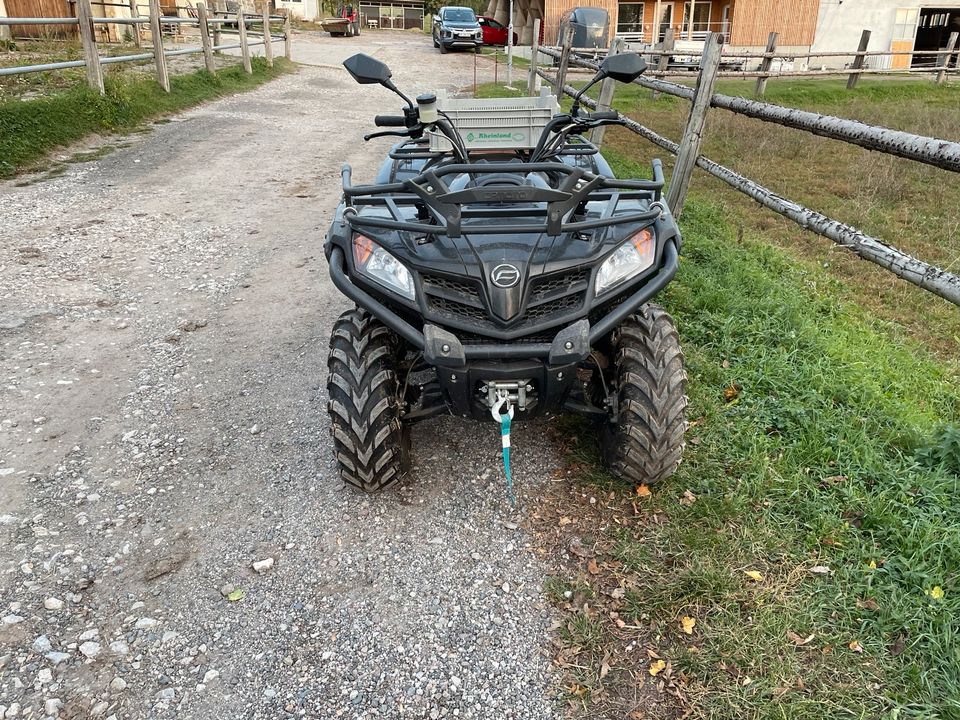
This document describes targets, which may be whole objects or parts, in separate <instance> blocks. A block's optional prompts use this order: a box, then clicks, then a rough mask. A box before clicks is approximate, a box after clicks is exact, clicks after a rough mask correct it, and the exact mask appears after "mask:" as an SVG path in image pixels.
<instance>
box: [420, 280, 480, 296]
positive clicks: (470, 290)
mask: <svg viewBox="0 0 960 720" xmlns="http://www.w3.org/2000/svg"><path fill="white" fill-rule="evenodd" d="M423 286H424V290H426V291H427V292H428V293H429V292H431V291H432V290H443V291H446V292H451V293H456V294H457V295H463V296H464V297H468V298H471V299H475V300H476V301H477V302H480V288H479V287H478V286H477V284H476V283H475V282H473V281H471V280H459V279H457V278H448V277H444V276H443V275H424V276H423Z"/></svg>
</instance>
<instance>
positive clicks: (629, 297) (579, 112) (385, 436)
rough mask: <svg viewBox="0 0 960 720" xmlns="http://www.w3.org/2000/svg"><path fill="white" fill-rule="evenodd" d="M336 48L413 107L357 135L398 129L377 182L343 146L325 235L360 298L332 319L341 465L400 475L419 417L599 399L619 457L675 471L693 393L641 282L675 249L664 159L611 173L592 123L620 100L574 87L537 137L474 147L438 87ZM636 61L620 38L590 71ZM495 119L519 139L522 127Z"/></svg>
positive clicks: (624, 74)
mask: <svg viewBox="0 0 960 720" xmlns="http://www.w3.org/2000/svg"><path fill="white" fill-rule="evenodd" d="M344 66H345V67H346V69H347V70H348V71H349V72H350V74H351V75H352V76H353V78H354V79H355V80H356V81H357V82H359V83H363V84H368V83H378V84H380V85H383V86H384V87H386V88H388V89H390V90H391V91H393V92H395V93H396V94H398V95H399V96H400V97H401V98H403V100H404V101H405V102H406V107H405V108H404V111H403V115H398V116H378V117H377V118H376V120H375V122H376V124H377V125H378V126H381V127H393V128H396V129H395V130H391V131H386V132H378V133H374V134H371V135H367V136H366V137H365V138H364V139H365V140H369V139H371V138H374V137H380V136H384V135H395V136H399V137H402V138H406V140H405V141H403V142H401V143H399V144H397V145H395V146H393V148H392V150H391V151H390V153H389V157H388V158H387V160H386V161H385V162H384V163H383V166H382V167H381V169H380V173H379V175H378V176H377V179H376V184H373V185H353V184H352V182H351V169H350V167H349V166H348V165H347V166H344V168H343V171H342V177H343V200H342V202H341V203H340V204H339V206H338V207H337V210H336V216H335V217H334V219H333V223H332V224H331V226H330V230H329V233H328V234H327V238H326V244H325V253H326V256H327V260H328V262H329V266H330V276H331V278H332V280H333V282H334V284H335V285H336V286H337V288H339V289H340V291H341V292H343V293H344V294H345V295H346V296H347V297H349V298H350V299H351V300H353V301H354V302H355V303H356V309H354V310H349V311H347V312H345V313H344V314H343V315H341V316H340V318H339V320H337V322H336V324H335V325H334V328H333V332H332V336H331V338H330V355H329V370H330V375H329V380H328V384H327V388H328V390H329V396H330V400H329V411H330V417H331V420H332V434H333V440H334V447H335V453H336V459H337V463H338V465H339V468H340V472H341V475H342V477H343V479H344V481H346V482H347V483H349V484H350V485H353V486H355V487H357V488H359V489H361V490H364V491H368V492H372V491H377V490H380V489H382V488H384V487H386V486H388V485H390V484H391V483H393V482H395V481H396V480H398V479H399V478H401V477H402V476H403V474H404V473H405V472H406V470H407V468H408V466H409V457H410V442H409V427H410V425H411V424H412V423H415V422H417V421H419V420H423V419H426V418H429V417H432V416H435V415H438V414H441V413H447V412H450V413H453V414H457V415H461V416H463V417H473V418H476V419H482V418H489V417H490V415H491V412H492V413H493V415H494V419H496V418H497V417H498V414H499V413H507V412H508V411H509V412H510V414H511V415H512V414H513V411H514V410H515V411H516V413H517V417H518V418H519V419H522V418H530V417H533V416H538V415H541V416H542V415H545V414H554V413H562V412H571V413H576V414H579V415H584V416H586V417H588V418H591V419H593V420H594V421H595V422H596V423H597V424H598V425H599V437H600V440H601V444H602V451H603V457H604V459H605V461H606V462H607V464H608V465H609V467H611V468H612V469H613V470H614V471H615V472H616V473H618V474H619V475H620V476H621V477H623V478H625V479H626V480H629V481H632V482H634V483H647V484H649V483H654V482H656V481H658V480H662V479H663V478H665V477H668V476H669V475H670V474H671V473H673V471H674V470H675V469H676V468H677V465H678V464H679V462H680V458H681V454H682V452H683V446H684V443H683V434H684V430H685V428H686V421H685V417H684V411H685V408H686V404H687V400H686V397H685V395H684V389H685V384H686V373H685V371H684V364H683V353H682V352H681V350H680V344H679V339H678V336H677V331H676V329H675V327H674V324H673V321H672V319H671V318H670V316H669V315H668V314H667V313H666V312H665V311H664V310H663V309H661V308H660V307H659V306H657V305H654V304H652V303H650V302H649V301H650V299H651V298H652V297H653V296H654V295H655V294H656V293H658V292H659V291H660V290H662V289H663V288H664V287H665V286H666V285H667V283H669V282H670V280H671V279H672V278H673V276H674V274H675V273H676V270H677V262H678V255H679V252H680V233H679V231H678V229H677V226H676V224H675V222H674V219H673V216H672V215H671V213H670V209H669V208H668V207H667V205H666V203H665V202H664V200H663V199H662V197H661V192H662V189H663V172H662V169H661V166H660V162H659V161H658V160H654V161H653V180H624V179H617V178H615V177H614V175H613V173H612V172H611V170H610V167H609V165H608V164H607V162H606V161H605V160H604V158H603V157H602V156H601V155H600V153H599V152H598V150H597V147H596V146H595V145H593V144H591V143H590V142H589V141H588V140H587V139H586V138H585V137H584V133H585V131H587V130H590V129H591V128H595V127H598V126H600V125H616V124H618V123H620V122H621V120H620V119H619V115H618V114H617V113H616V112H594V113H589V112H586V111H584V110H583V109H582V108H581V104H580V98H579V96H578V98H576V100H575V101H574V103H573V107H572V109H571V110H570V112H569V113H562V114H561V113H557V114H555V115H553V116H552V117H550V111H548V113H547V116H546V117H547V118H548V119H546V120H545V121H544V127H543V130H542V133H540V134H539V138H538V139H536V140H532V141H530V143H529V145H528V146H527V147H519V148H518V147H508V148H501V149H497V148H496V147H493V148H491V147H490V146H489V144H488V145H482V146H481V147H479V148H478V147H476V146H473V147H471V146H470V144H469V142H468V139H476V138H478V137H479V138H483V137H485V136H484V135H483V134H482V133H476V132H474V131H470V132H465V131H464V130H463V128H461V129H460V130H458V128H457V127H455V126H454V123H453V122H452V121H451V119H450V117H451V114H450V113H448V112H444V109H443V108H442V107H441V108H438V104H437V100H436V96H434V95H429V94H428V95H421V96H420V97H418V98H417V102H416V103H413V102H412V101H411V100H410V99H409V98H407V97H406V96H405V95H404V94H403V93H402V92H400V91H399V90H398V89H397V88H396V86H395V85H394V84H393V82H392V81H391V79H390V78H391V73H390V70H389V69H388V68H387V66H386V65H384V64H383V63H381V62H379V61H377V60H375V59H374V58H371V57H369V56H367V55H364V54H359V55H354V56H353V57H351V58H349V59H348V60H347V61H345V62H344ZM644 69H645V64H644V61H643V60H642V59H641V58H640V57H639V56H638V55H636V54H620V55H613V56H610V57H608V58H607V59H606V60H604V62H603V63H602V64H601V66H600V70H599V71H598V72H597V75H596V77H594V78H593V80H592V81H591V82H590V85H592V84H594V83H596V82H598V81H600V80H601V79H603V78H606V77H609V78H612V79H614V80H617V81H621V82H630V81H632V80H634V79H635V78H636V77H637V76H639V75H640V74H641V73H642V72H643V71H644ZM587 87H589V85H588V86H587ZM586 89H587V88H586V87H585V88H584V90H583V91H585V90H586ZM583 91H581V95H582V93H583ZM531 100H535V99H531ZM509 112H511V113H514V114H515V113H516V110H511V111H509ZM501 134H502V135H504V136H505V137H506V139H507V141H506V144H508V145H509V144H510V143H514V144H516V140H517V137H518V135H516V134H512V133H510V132H507V133H501ZM491 135H492V136H493V137H494V138H496V137H497V135H496V133H493V134H491V133H488V134H487V135H486V137H489V136H491ZM521 145H522V143H521Z"/></svg>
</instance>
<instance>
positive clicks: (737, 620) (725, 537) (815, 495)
mask: <svg viewBox="0 0 960 720" xmlns="http://www.w3.org/2000/svg"><path fill="white" fill-rule="evenodd" d="M683 224H684V229H685V242H686V245H685V248H684V255H683V261H682V265H681V270H680V273H679V275H678V278H677V280H676V281H675V283H674V284H673V285H671V286H670V287H669V288H668V290H667V291H666V292H665V293H664V295H663V296H662V297H661V300H662V301H663V303H664V304H665V305H666V307H667V308H668V309H669V310H670V311H671V312H672V313H673V314H674V317H675V319H676V321H677V324H678V326H679V329H680V333H681V338H682V341H683V345H684V349H685V352H686V356H687V366H688V371H689V374H690V383H689V388H688V393H689V395H690V399H691V406H690V417H691V419H692V429H691V431H690V433H689V435H688V440H689V445H688V448H687V452H686V454H685V461H684V464H683V465H682V467H681V469H680V471H679V472H678V474H677V475H676V476H675V477H674V478H672V479H671V480H669V481H668V482H666V483H665V484H664V485H662V486H659V487H656V488H654V489H653V490H652V491H651V493H650V494H649V495H648V494H647V491H646V489H642V490H641V493H640V495H638V494H637V493H636V492H635V491H634V490H633V489H632V488H624V487H623V486H622V485H618V484H617V483H616V482H615V481H614V480H613V479H612V478H610V477H609V476H607V475H606V474H605V473H604V472H603V471H602V470H599V469H598V465H597V458H596V455H595V452H594V449H593V448H594V444H593V443H592V441H591V438H590V437H589V433H585V432H584V428H583V427H582V425H581V424H580V423H577V422H573V423H571V422H570V421H564V422H561V423H559V424H558V425H557V427H556V428H555V430H556V435H557V440H558V442H559V443H560V444H561V446H562V447H563V448H564V450H565V451H566V452H567V453H568V454H569V457H570V458H571V465H570V467H569V468H568V474H569V475H570V476H572V477H573V478H574V479H575V484H574V485H572V486H570V487H567V486H566V485H565V484H558V485H557V487H558V488H560V489H558V490H557V491H556V493H555V494H554V495H553V496H552V497H550V498H547V501H546V502H545V504H544V507H543V508H541V509H540V510H538V513H537V519H536V521H535V522H536V523H537V525H538V529H539V532H538V536H539V537H541V539H542V540H543V542H544V543H545V544H547V545H548V546H549V545H553V546H555V549H556V550H559V551H562V552H554V553H552V556H553V557H554V558H555V562H556V575H555V577H554V578H552V580H551V581H550V583H548V586H547V587H546V588H545V591H546V592H547V594H548V597H550V598H551V599H553V600H554V602H555V603H557V604H558V606H559V607H561V608H562V609H563V610H565V619H564V623H563V625H562V627H561V628H560V629H559V631H558V637H559V640H560V643H561V648H560V650H559V652H558V654H557V657H556V660H557V663H558V664H559V665H560V666H561V667H564V668H565V669H566V670H567V673H568V676H569V683H568V686H567V694H568V699H570V700H571V702H572V704H573V706H574V707H576V708H579V709H580V710H581V711H582V714H583V715H584V716H585V717H591V718H595V717H610V718H613V717H618V718H622V717H631V718H671V717H678V716H680V715H683V714H684V713H689V715H688V716H690V717H703V718H707V717H712V718H733V717H736V718H795V719H798V720H804V719H807V718H809V719H810V720H813V719H814V718H816V719H817V720H822V719H823V718H841V717H844V718H846V717H854V718H877V717H889V718H894V717H896V718H927V719H934V718H956V717H960V645H958V643H957V642H956V636H955V634H956V617H957V615H958V613H960V578H958V568H960V478H958V476H957V475H956V468H957V465H956V464H951V463H957V462H960V457H956V455H957V445H958V443H957V437H958V436H957V432H956V430H946V431H944V430H943V428H945V427H949V424H950V423H957V422H958V420H960V387H958V384H957V372H956V367H955V366H954V367H949V366H946V367H945V366H944V365H943V364H942V363H939V362H937V361H936V360H935V359H933V358H932V357H931V356H929V355H928V354H927V353H926V352H925V351H924V350H923V349H922V348H920V347H918V346H915V345H903V344H900V343H897V342H894V341H892V340H891V339H890V338H889V337H888V336H886V335H885V334H883V333H882V332H878V331H877V330H876V329H875V328H873V327H871V323H869V322H867V321H866V319H865V317H864V312H863V311H862V310H861V309H859V308H857V307H854V306H851V305H849V304H846V303H844V302H842V300H841V299H840V293H839V292H838V287H837V286H838V283H837V282H836V281H835V280H832V279H831V278H830V277H829V276H828V275H827V274H826V273H825V271H824V270H823V269H821V268H817V267H808V266H805V264H803V263H797V262H796V261H794V260H792V259H791V258H790V257H789V256H787V255H786V254H785V253H784V252H782V251H780V250H778V249H774V248H771V247H769V246H768V245H766V244H764V243H762V242H757V241H755V240H752V239H750V238H749V237H747V238H742V239H739V240H738V238H737V232H736V230H735V229H734V228H733V227H732V226H731V224H730V222H729V220H728V217H727V214H726V213H725V212H724V211H723V210H721V209H720V208H719V207H718V206H717V205H715V204H713V205H710V204H706V203H703V202H692V203H690V204H689V205H688V207H687V210H686V211H685V213H684V223H683ZM928 448H932V449H928ZM564 556H565V557H566V560H564V559H563V558H564ZM691 620H692V621H693V622H692V623H691ZM684 622H686V623H687V625H688V629H689V630H690V633H687V632H686V631H685V630H684ZM691 625H692V627H691ZM654 673H655V674H654ZM631 713H632V714H631Z"/></svg>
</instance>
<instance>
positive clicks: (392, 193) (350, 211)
mask: <svg viewBox="0 0 960 720" xmlns="http://www.w3.org/2000/svg"><path fill="white" fill-rule="evenodd" d="M518 172H524V173H535V172H542V173H551V174H556V175H562V176H564V178H563V180H562V181H561V182H560V183H559V187H558V188H556V189H554V188H543V187H535V186H532V185H509V184H499V185H486V186H481V187H472V188H467V189H465V190H459V191H456V192H451V191H450V188H449V187H448V186H447V185H446V183H444V181H443V178H444V177H445V176H447V175H461V174H464V173H466V174H469V175H471V176H476V175H491V174H516V173H518ZM341 176H342V178H343V196H344V200H345V202H346V205H347V207H346V210H344V219H345V220H346V221H347V222H348V223H349V224H350V226H351V227H352V228H354V229H356V228H358V227H373V228H384V229H388V230H401V231H407V232H414V233H423V234H425V235H446V236H448V237H451V238H458V237H460V236H461V234H462V232H463V228H462V222H463V220H464V219H474V218H477V219H480V218H489V219H491V220H495V221H497V222H490V223H489V224H487V223H483V224H481V223H471V224H470V226H469V229H468V232H469V233H470V234H472V235H503V234H529V233H537V234H539V233H544V232H545V233H547V234H548V235H551V236H557V235H561V234H563V233H568V232H579V231H583V230H593V229H595V228H602V227H609V226H611V225H624V224H628V223H640V222H647V221H650V220H655V219H656V218H658V217H660V215H662V214H663V212H664V211H665V210H666V207H665V206H664V205H663V204H662V203H661V202H660V197H661V193H662V191H663V184H664V183H663V167H662V165H661V164H660V161H659V160H654V161H653V178H654V179H653V180H618V179H616V178H610V177H605V176H603V175H594V174H593V173H589V172H587V171H585V170H583V169H581V168H577V167H573V166H571V165H567V164H565V163H557V162H537V163H518V162H492V163H468V164H464V163H456V164H451V165H441V166H440V167H437V168H432V169H430V170H427V171H426V172H424V173H421V174H420V175H418V176H417V177H414V178H410V179H408V180H404V181H403V182H395V183H384V184H382V185H352V184H351V182H350V180H351V176H352V169H351V168H350V166H349V165H344V166H343V170H342V171H341ZM628 199H630V200H650V201H651V203H650V208H649V209H648V210H643V211H635V212H629V213H620V214H615V212H616V209H617V206H618V204H619V202H620V200H628ZM596 200H606V201H608V202H609V205H608V206H607V209H606V211H605V212H604V214H603V217H601V218H598V219H596V220H581V221H579V222H567V223H564V222H563V218H564V217H566V216H567V215H568V213H570V212H571V211H574V210H576V209H577V208H579V207H581V206H583V205H585V204H586V203H587V202H589V201H596ZM532 203H543V204H544V205H545V207H542V208H531V207H530V205H531V204H532ZM517 204H523V205H524V206H525V207H523V208H514V209H507V208H504V207H502V206H503V205H517ZM464 205H470V206H474V205H495V206H498V207H488V208H477V207H471V208H469V209H466V210H465V209H463V206H464ZM372 206H377V207H385V208H387V210H388V211H389V212H390V215H391V216H392V217H389V218H387V217H381V216H366V215H362V214H360V209H362V208H364V207H372ZM401 206H407V207H409V206H414V207H417V209H418V212H417V217H418V220H421V222H411V221H410V220H405V219H404V218H403V215H402V213H401V211H400V208H401ZM431 216H432V217H431ZM531 216H533V217H537V216H542V217H544V219H545V221H544V222H543V223H518V224H504V223H503V222H502V220H503V219H504V218H510V217H531ZM427 220H432V222H426V221H427Z"/></svg>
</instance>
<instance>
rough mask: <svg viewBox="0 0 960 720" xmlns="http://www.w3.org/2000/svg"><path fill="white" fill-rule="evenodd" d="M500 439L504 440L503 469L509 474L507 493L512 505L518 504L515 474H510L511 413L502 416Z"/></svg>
mask: <svg viewBox="0 0 960 720" xmlns="http://www.w3.org/2000/svg"><path fill="white" fill-rule="evenodd" d="M500 439H501V440H502V441H503V469H504V472H505V473H506V475H507V494H508V495H509V497H510V507H516V506H517V499H516V498H515V497H514V495H513V475H511V474H510V414H509V413H504V414H503V415H501V416H500Z"/></svg>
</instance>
